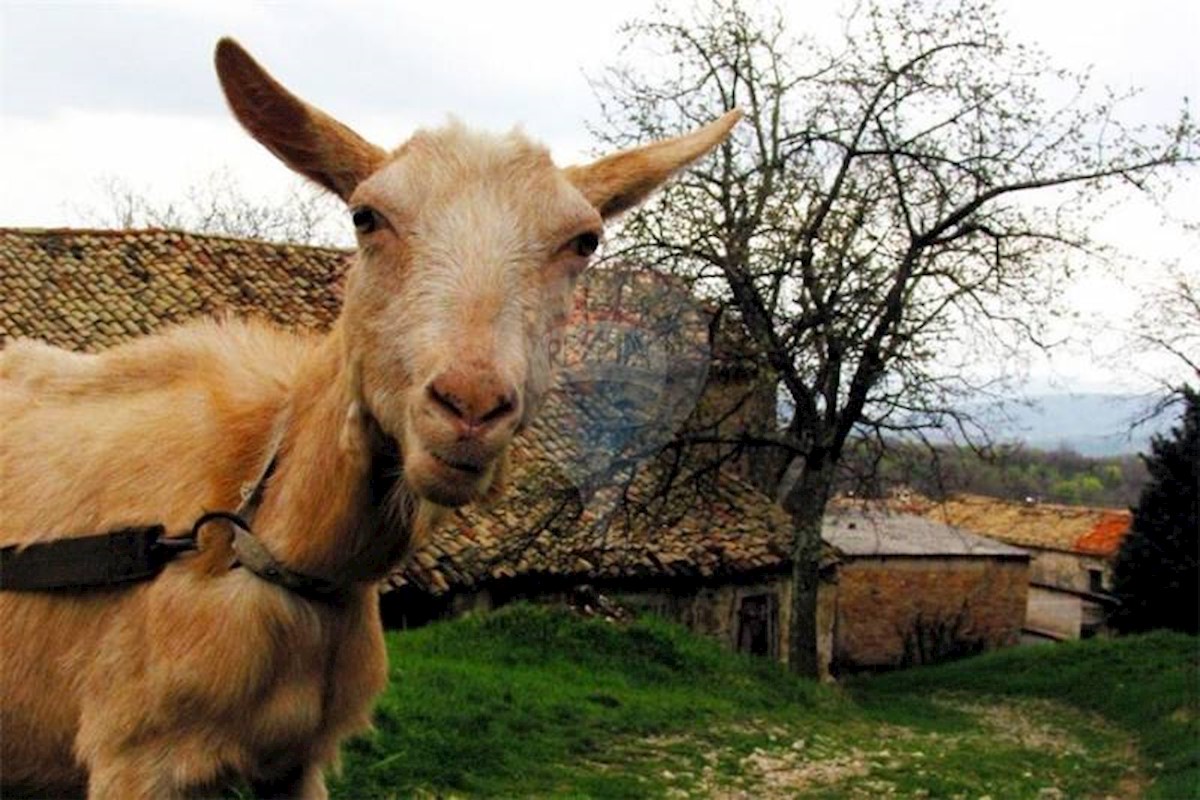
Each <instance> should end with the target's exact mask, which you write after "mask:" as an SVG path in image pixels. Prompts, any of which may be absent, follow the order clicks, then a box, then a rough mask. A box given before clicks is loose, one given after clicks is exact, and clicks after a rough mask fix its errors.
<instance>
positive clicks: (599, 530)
mask: <svg viewBox="0 0 1200 800" xmlns="http://www.w3.org/2000/svg"><path fill="white" fill-rule="evenodd" d="M346 263H347V254H346V253H345V252H344V251H341V250H334V249H327V248H313V247H299V246H287V245H275V244H268V243H263V242H255V241H245V240H239V239H231V238H226V237H217V236H197V235H192V234H187V233H181V232H175V231H154V230H151V231H77V230H14V229H0V297H3V300H4V302H3V303H2V304H0V344H4V343H5V342H7V341H9V340H10V339H12V338H15V337H18V336H28V337H33V338H37V339H41V340H43V341H46V342H49V343H51V344H55V345H59V346H63V347H68V348H71V349H74V350H79V351H85V352H86V351H95V350H98V349H101V348H103V347H107V346H111V345H114V344H117V343H119V342H121V341H124V340H127V339H129V338H131V337H134V336H138V335H141V334H145V333H150V332H153V331H155V330H157V329H159V328H161V327H163V326H165V325H167V324H170V323H172V322H176V321H182V320H185V319H188V318H192V317H196V316H204V315H213V314H220V313H224V312H227V311H233V312H236V313H240V314H253V315H258V316H264V317H268V318H270V319H273V320H275V321H276V322H279V323H281V324H283V325H287V326H291V327H299V328H309V329H314V330H322V329H324V328H327V327H328V326H329V325H330V324H331V323H332V321H333V320H334V318H335V317H336V314H337V310H338V307H339V304H340V300H339V285H340V279H341V276H342V274H343V272H344V270H345V266H346ZM703 311H704V309H702V308H698V307H696V305H695V304H694V303H692V304H688V303H681V302H680V298H679V296H678V292H677V287H673V286H670V285H667V284H664V283H662V282H661V281H658V280H657V279H649V278H643V277H637V276H632V277H630V276H629V275H628V273H626V274H625V277H621V278H619V279H617V280H614V278H613V277H612V273H605V272H600V271H596V272H594V273H593V274H592V275H591V277H589V280H588V282H587V283H586V284H585V286H584V287H582V289H581V291H580V292H579V294H578V295H577V302H576V308H575V313H574V316H573V319H574V320H575V324H576V329H575V330H571V329H570V326H568V328H569V329H568V330H567V332H566V334H565V340H566V341H565V346H564V355H565V361H566V365H565V368H564V369H563V370H561V371H560V378H559V381H558V383H557V384H556V386H555V389H554V391H553V392H552V393H551V396H550V397H549V399H548V401H547V403H546V407H545V409H544V411H543V413H542V414H541V415H540V417H539V418H538V420H537V422H536V423H535V424H534V425H533V426H532V427H531V429H530V431H529V432H528V434H527V435H525V436H523V437H521V438H520V439H519V440H518V441H517V443H516V444H515V445H514V447H513V453H512V458H513V468H512V475H511V477H510V486H511V488H510V490H509V491H508V492H507V494H506V495H505V496H504V498H503V500H502V501H501V502H499V503H497V504H496V505H495V506H493V507H490V508H468V509H461V510H459V511H456V512H455V513H454V514H453V515H452V517H451V519H450V521H449V524H447V525H446V526H445V527H443V528H442V529H441V530H440V531H439V532H438V533H437V534H436V535H434V536H433V537H432V538H431V541H429V542H428V543H426V545H425V546H424V547H423V549H421V550H420V551H418V552H417V553H415V554H414V556H413V557H412V559H411V560H410V561H409V563H408V564H407V565H406V566H405V567H404V568H403V569H402V570H401V571H399V572H397V573H396V574H395V575H393V576H392V577H391V579H390V580H389V581H388V582H387V585H386V586H385V587H384V589H385V592H384V595H383V598H382V601H383V607H384V612H385V617H386V620H387V622H388V623H389V624H392V625H395V626H406V625H419V624H422V623H425V622H427V621H429V620H432V619H437V618H441V617H446V616H452V615H455V614H460V613H464V612H468V611H471V610H478V609H487V608H491V607H494V606H497V605H501V604H503V603H506V602H510V601H513V600H517V599H535V600H537V599H541V600H554V599H562V598H565V597H568V596H570V595H571V594H573V593H574V592H575V591H576V590H577V588H578V587H579V586H580V585H581V584H587V585H590V586H592V587H594V588H596V589H598V590H600V591H603V592H606V593H608V594H610V595H613V596H616V597H617V598H618V599H620V600H622V601H624V602H627V603H629V604H630V605H634V606H637V607H640V608H643V609H647V610H651V611H654V612H657V613H660V614H662V615H664V616H666V617H669V618H672V619H675V620H678V621H679V622H682V623H684V624H686V625H688V626H690V627H692V628H693V629H695V630H697V631H699V632H703V633H707V634H710V635H713V636H716V637H718V638H719V639H721V640H722V641H724V642H725V643H726V644H727V645H728V646H729V647H730V648H732V649H736V650H741V651H745V652H749V653H755V654H759V655H763V656H767V657H773V658H783V657H784V656H785V654H786V653H787V630H788V613H789V608H790V600H791V583H790V562H789V559H788V547H789V541H790V522H789V520H788V519H787V517H786V515H784V514H783V512H782V511H781V510H780V509H779V508H778V507H777V506H776V505H774V504H773V503H772V502H770V500H769V499H768V498H766V497H765V496H763V495H762V494H761V493H759V492H758V491H757V490H755V489H754V488H753V487H752V486H751V484H750V483H749V482H748V481H747V480H746V478H749V479H751V480H752V479H753V475H751V474H749V473H748V471H747V469H746V464H747V461H746V456H745V454H742V455H740V456H739V458H738V460H737V461H738V463H737V464H735V466H736V467H737V470H738V471H740V472H741V475H739V474H734V473H733V472H731V471H727V470H722V469H716V468H714V465H713V464H712V462H711V459H699V460H698V461H689V460H688V459H686V458H683V457H681V456H680V454H679V453H678V451H675V450H672V449H671V448H670V447H664V445H665V444H666V442H665V440H664V439H663V436H662V433H663V430H664V429H667V428H669V427H670V426H674V425H677V424H681V423H682V422H683V421H684V420H685V418H688V417H689V414H691V413H692V412H691V410H692V407H693V405H695V403H696V401H697V399H700V408H701V413H704V412H705V410H706V409H709V410H711V409H712V408H716V407H719V405H718V404H715V403H713V402H710V401H706V400H704V399H703V398H701V397H700V392H701V391H702V390H704V388H705V386H706V381H708V379H709V376H710V373H709V370H708V360H707V355H708V353H707V352H706V350H705V347H706V345H707V338H706V334H707V321H706V318H705V316H704V313H703ZM581 323H582V324H583V329H582V331H581V330H580V329H579V325H580V324H581ZM664 331H666V332H669V333H670V334H671V335H670V336H668V337H667V338H663V336H662V335H660V334H663V332H664ZM614 354H616V356H619V357H614ZM601 355H602V356H603V358H600V357H599V356H601ZM597 359H599V360H600V361H602V362H603V368H597V364H596V361H597ZM750 374H752V371H751V373H750ZM712 377H713V378H714V379H716V381H717V382H718V384H719V386H720V387H721V392H722V397H724V398H728V397H729V396H730V395H731V393H732V392H733V391H734V390H736V389H737V387H738V384H739V382H741V381H743V379H744V376H743V375H742V373H741V372H740V371H739V370H737V369H733V368H730V369H727V370H725V371H724V372H722V371H721V367H720V366H718V368H717V370H715V371H714V372H713V373H712ZM755 396H756V397H759V399H760V400H762V401H763V402H767V401H766V400H763V398H766V397H767V395H766V394H761V393H760V394H756V395H755ZM751 413H753V412H751ZM743 419H744V418H743ZM848 514H849V515H842V516H839V517H837V518H833V519H831V520H830V522H829V526H828V527H827V530H826V539H827V544H828V548H827V559H826V569H825V570H824V574H825V578H826V583H825V586H824V588H823V589H822V592H821V619H820V620H819V622H820V626H821V630H822V631H823V634H822V639H821V651H822V653H823V661H824V663H825V664H826V667H827V669H830V670H833V671H841V670H851V669H861V668H879V667H887V666H897V665H900V664H904V663H912V662H915V661H920V660H924V659H927V658H930V657H936V656H940V655H945V654H947V653H951V652H953V651H954V650H955V648H958V649H960V650H962V651H967V650H971V649H977V648H980V647H993V646H1000V645H1003V644H1008V643H1010V642H1011V641H1012V640H1013V638H1014V634H1013V631H1014V630H1015V629H1016V627H1019V624H1020V614H1018V613H1017V611H1016V610H1014V609H1017V610H1019V608H1018V607H1020V606H1023V604H1024V602H1025V600H1024V592H1023V587H1024V585H1025V582H1026V579H1025V578H1024V572H1023V570H1024V569H1025V563H1026V562H1025V561H1024V560H1023V559H1022V557H1021V556H1020V555H1019V554H1017V553H1016V552H1013V551H1012V549H1011V548H1003V547H999V546H996V545H994V544H989V543H986V542H982V541H981V540H978V539H977V538H975V537H970V536H968V535H966V534H963V533H961V532H960V531H956V530H954V529H951V528H949V527H947V526H944V525H936V524H934V523H932V522H930V521H928V520H925V521H916V522H914V521H913V520H912V519H910V518H905V517H901V516H897V515H886V516H882V517H880V516H875V517H871V518H867V517H858V518H855V517H853V515H852V514H850V513H849V512H848Z"/></svg>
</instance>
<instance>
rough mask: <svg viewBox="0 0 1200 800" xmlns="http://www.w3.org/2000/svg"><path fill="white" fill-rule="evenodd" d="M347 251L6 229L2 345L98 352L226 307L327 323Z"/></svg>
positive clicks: (146, 233)
mask: <svg viewBox="0 0 1200 800" xmlns="http://www.w3.org/2000/svg"><path fill="white" fill-rule="evenodd" d="M347 258H348V254H347V252H346V251H344V250H333V249H328V248H318V247H302V246H296V245H279V244H267V243H265V242H257V241H250V240H246V239H231V238H226V237H220V236H198V235H194V234H189V233H182V232H179V231H164V230H137V231H96V230H64V229H57V230H41V229H12V228H0V345H2V344H3V343H4V342H6V341H8V340H9V339H11V338H16V337H18V336H20V337H29V338H34V339H40V340H42V341H45V342H50V343H51V344H55V345H58V346H60V347H67V348H70V349H72V350H82V351H95V350H100V349H103V348H105V347H109V346H111V345H114V344H117V343H118V342H120V341H123V340H125V339H128V338H130V337H133V336H139V335H141V334H145V333H149V332H151V331H153V330H155V329H157V328H160V327H162V326H163V325H165V324H168V323H171V322H177V321H180V320H184V319H188V318H190V317H196V316H201V315H212V314H215V313H220V312H222V311H225V310H232V311H236V312H238V313H240V314H255V315H259V316H266V317H269V318H271V319H273V320H275V321H277V322H279V323H281V324H284V325H288V326H291V327H304V328H323V327H327V326H328V325H329V324H330V323H332V322H333V320H334V319H335V318H336V317H337V312H338V308H339V306H340V302H339V299H338V297H337V291H336V283H335V282H336V281H337V280H338V278H339V277H340V276H341V274H342V272H343V271H344V270H345V266H346V261H347Z"/></svg>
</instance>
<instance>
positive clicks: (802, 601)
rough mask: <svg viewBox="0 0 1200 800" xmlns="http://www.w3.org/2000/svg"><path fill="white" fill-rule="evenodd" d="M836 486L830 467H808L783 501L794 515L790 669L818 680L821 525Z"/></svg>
mask: <svg viewBox="0 0 1200 800" xmlns="http://www.w3.org/2000/svg"><path fill="white" fill-rule="evenodd" d="M832 484H833V469H832V468H831V467H829V466H827V465H821V466H814V467H813V468H811V469H810V468H808V467H805V468H804V469H802V470H801V473H800V476H799V479H798V480H797V481H796V483H795V485H794V486H793V487H792V488H791V490H790V491H788V492H787V494H786V496H785V497H784V508H785V509H787V511H788V512H789V513H790V514H791V515H792V526H793V527H792V608H791V618H790V621H789V624H788V668H789V669H790V670H791V671H792V672H793V673H795V674H797V675H803V676H805V677H810V678H817V677H819V676H820V660H819V659H818V657H817V634H818V631H817V591H818V588H819V583H820V575H819V566H820V560H821V522H822V520H823V519H824V517H825V506H826V505H827V504H828V502H829V494H830V491H831V490H832Z"/></svg>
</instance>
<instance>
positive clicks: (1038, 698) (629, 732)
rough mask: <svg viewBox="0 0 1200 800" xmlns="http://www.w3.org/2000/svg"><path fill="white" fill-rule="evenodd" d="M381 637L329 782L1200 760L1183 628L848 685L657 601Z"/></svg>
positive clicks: (516, 790)
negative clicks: (767, 654)
mask: <svg viewBox="0 0 1200 800" xmlns="http://www.w3.org/2000/svg"><path fill="white" fill-rule="evenodd" d="M389 647H390V649H391V659H392V668H391V675H392V680H391V687H390V688H389V690H388V692H387V693H386V695H385V696H384V697H383V698H382V700H381V702H380V704H379V708H378V711H377V721H376V727H377V730H376V732H375V734H373V735H372V736H369V737H365V738H362V739H359V740H356V741H355V742H353V743H351V744H350V745H349V746H348V747H347V748H346V751H345V755H344V771H343V774H342V776H341V777H340V778H337V779H335V780H334V781H332V783H331V794H332V796H333V797H335V798H387V797H412V796H414V795H417V796H420V795H427V796H446V795H449V796H471V797H476V796H478V797H495V796H505V797H513V796H520V797H525V796H541V797H547V796H550V797H629V798H640V797H655V796H658V797H687V796H693V797H708V796H723V797H756V798H757V797H772V796H778V797H794V796H803V797H822V798H839V797H846V798H849V797H877V796H893V797H947V798H949V797H955V796H959V797H964V798H967V797H969V798H977V797H980V796H983V795H988V796H990V797H991V798H992V799H993V800H1001V798H1010V797H1011V798H1028V797H1039V796H1041V797H1044V798H1052V797H1079V796H1083V797H1102V796H1105V795H1112V796H1120V797H1126V796H1131V795H1134V796H1136V795H1137V794H1141V793H1142V792H1143V790H1146V789H1147V788H1148V794H1147V796H1150V797H1165V798H1176V797H1188V796H1195V794H1196V792H1195V789H1196V787H1197V780H1198V777H1200V767H1198V762H1197V751H1198V750H1200V743H1198V740H1200V726H1198V723H1197V710H1198V709H1200V701H1198V700H1197V686H1196V676H1197V648H1198V645H1197V640H1196V639H1194V638H1189V637H1182V636H1174V635H1167V634H1153V635H1150V636H1145V637H1139V638H1131V639H1125V640H1119V641H1106V642H1086V643H1080V644H1078V645H1069V646H1060V647H1053V648H1026V649H1020V650H1011V651H1007V652H1002V653H996V654H992V655H990V656H984V657H982V658H978V659H972V660H970V661H967V662H960V663H958V664H953V665H947V666H944V667H937V668H928V669H921V670H913V671H909V672H905V673H895V674H892V675H887V676H882V677H879V678H873V679H869V680H861V681H857V682H853V683H851V684H850V685H849V686H848V687H845V688H839V687H831V686H821V685H816V684H813V683H811V682H806V681H801V680H797V679H795V678H792V677H791V676H789V675H787V674H786V673H784V672H783V671H782V670H780V669H779V668H778V667H776V666H775V665H774V664H770V663H765V662H763V661H762V660H757V659H748V658H743V657H739V656H736V655H731V654H728V653H725V652H723V651H721V650H720V649H719V648H718V647H717V646H716V645H715V644H713V643H711V642H709V641H707V640H703V639H698V638H696V637H693V636H691V635H689V634H688V633H687V632H685V631H683V630H681V629H679V628H677V627H674V626H670V625H667V624H665V623H661V622H658V621H654V620H645V621H640V622H637V623H635V624H633V625H629V626H614V625H610V624H607V623H603V622H596V621H583V620H579V619H577V618H574V617H571V616H569V615H567V614H565V613H562V612H556V611H552V610H548V609H544V608H532V607H522V606H517V607H511V608H508V609H505V610H503V611H500V612H497V613H494V614H490V615H484V616H478V617H473V618H470V619H466V620H460V621H456V622H451V623H443V624H439V625H433V626H430V627H427V628H423V629H420V630H417V631H412V632H407V633H401V634H391V635H389ZM1185 790H1186V791H1185ZM1039 793H1041V794H1040V795H1039Z"/></svg>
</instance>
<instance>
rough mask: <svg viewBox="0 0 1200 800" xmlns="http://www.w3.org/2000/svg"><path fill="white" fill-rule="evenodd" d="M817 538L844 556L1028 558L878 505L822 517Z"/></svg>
mask: <svg viewBox="0 0 1200 800" xmlns="http://www.w3.org/2000/svg"><path fill="white" fill-rule="evenodd" d="M821 538H822V539H824V540H825V541H826V542H827V543H828V544H830V545H832V546H833V548H834V549H835V550H836V551H837V552H838V553H839V554H841V555H844V556H956V557H958V556H971V557H1005V558H1028V557H1029V553H1028V551H1026V550H1022V549H1021V548H1019V547H1013V546H1011V545H1007V544H1003V543H1001V542H998V541H996V540H995V539H989V538H987V537H985V536H979V535H977V534H974V533H970V532H968V531H966V530H963V529H962V528H956V527H954V526H951V525H946V524H943V523H941V522H937V521H935V520H932V519H929V518H926V517H920V516H917V515H915V514H905V513H897V512H895V511H892V510H890V509H887V508H881V507H879V506H866V507H847V506H845V505H839V507H837V508H836V509H835V510H834V511H832V512H831V513H830V514H828V515H827V516H826V517H825V522H824V525H823V526H822V529H821Z"/></svg>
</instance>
